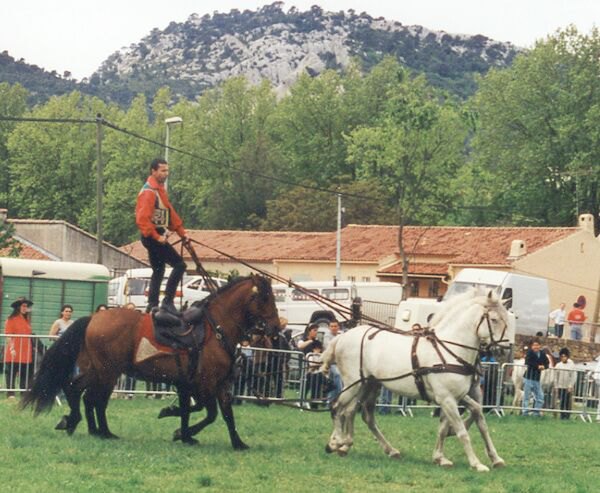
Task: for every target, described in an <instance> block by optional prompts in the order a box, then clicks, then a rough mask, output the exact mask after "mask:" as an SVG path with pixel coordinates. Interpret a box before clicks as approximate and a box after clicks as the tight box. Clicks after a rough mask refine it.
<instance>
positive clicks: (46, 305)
mask: <svg viewBox="0 0 600 493" xmlns="http://www.w3.org/2000/svg"><path fill="white" fill-rule="evenodd" d="M109 280H110V273H109V270H108V268H107V267H105V266H104V265H100V264H90V263H81V262H56V261H51V260H26V259H18V258H4V257H1V258H0V316H1V319H2V322H3V323H4V321H5V320H6V319H7V318H8V316H9V315H10V313H11V312H12V308H11V306H10V305H11V303H12V302H13V301H15V300H16V299H17V298H19V297H20V296H25V297H26V298H29V299H30V300H31V301H33V308H32V312H31V326H32V330H33V332H34V333H35V334H38V335H42V334H47V333H48V331H49V330H50V326H51V325H52V323H53V322H54V321H55V320H56V319H57V318H59V317H60V309H61V307H62V305H64V304H69V305H72V306H73V316H74V318H79V317H83V316H86V315H90V314H91V313H93V312H94V311H95V310H96V307H97V306H98V305H101V304H106V303H107V291H108V281H109Z"/></svg>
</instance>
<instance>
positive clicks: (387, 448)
mask: <svg viewBox="0 0 600 493" xmlns="http://www.w3.org/2000/svg"><path fill="white" fill-rule="evenodd" d="M380 390H381V384H379V383H374V384H369V385H368V390H367V395H366V396H365V397H364V398H363V399H362V419H363V421H364V422H365V423H366V425H367V426H368V427H369V430H371V433H373V435H375V438H376V439H377V441H378V442H379V445H380V446H381V448H383V451H384V452H385V453H386V455H387V456H388V457H391V458H392V459H399V458H400V452H399V451H398V450H396V449H395V448H394V447H392V445H391V444H390V443H389V442H388V441H387V440H386V438H385V437H384V436H383V433H381V430H380V429H379V427H378V426H377V423H376V422H375V407H376V402H377V396H378V395H379V391H380Z"/></svg>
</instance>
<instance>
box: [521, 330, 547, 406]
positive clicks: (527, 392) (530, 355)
mask: <svg viewBox="0 0 600 493" xmlns="http://www.w3.org/2000/svg"><path fill="white" fill-rule="evenodd" d="M525 366H526V367H527V368H526V370H525V375H524V377H523V416H527V415H528V413H529V398H530V397H531V394H532V393H533V399H534V402H533V415H534V416H540V409H541V407H542V406H543V404H544V393H543V392H542V386H541V384H540V377H541V375H542V371H544V370H545V369H547V368H548V357H547V356H546V353H544V352H543V351H542V348H541V347H540V341H538V340H537V339H534V340H533V341H532V342H531V344H530V345H529V350H528V351H527V355H526V356H525Z"/></svg>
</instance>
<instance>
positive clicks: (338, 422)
mask: <svg viewBox="0 0 600 493" xmlns="http://www.w3.org/2000/svg"><path fill="white" fill-rule="evenodd" d="M362 386H363V384H357V385H355V386H354V387H353V388H348V390H346V389H344V390H342V392H341V393H340V394H339V395H338V397H337V399H336V401H335V403H334V405H333V408H332V411H331V417H332V419H333V431H332V433H331V436H330V437H329V442H328V443H327V446H326V447H325V452H327V453H331V452H337V454H338V455H340V456H342V457H343V456H345V455H347V454H348V451H349V450H350V447H352V445H353V443H354V442H353V440H354V417H355V415H356V410H357V409H358V406H359V401H358V394H359V393H361V392H362V390H361V389H362Z"/></svg>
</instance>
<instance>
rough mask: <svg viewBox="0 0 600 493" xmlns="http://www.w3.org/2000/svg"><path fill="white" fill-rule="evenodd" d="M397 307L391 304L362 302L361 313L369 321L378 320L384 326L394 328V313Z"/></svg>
mask: <svg viewBox="0 0 600 493" xmlns="http://www.w3.org/2000/svg"><path fill="white" fill-rule="evenodd" d="M397 311H398V305H397V304H393V303H380V302H379V301H369V300H364V301H363V303H362V306H361V313H362V314H363V315H365V316H366V317H369V318H370V319H374V320H378V321H380V322H382V323H384V324H387V325H389V326H390V327H394V325H395V323H396V312H397Z"/></svg>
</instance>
